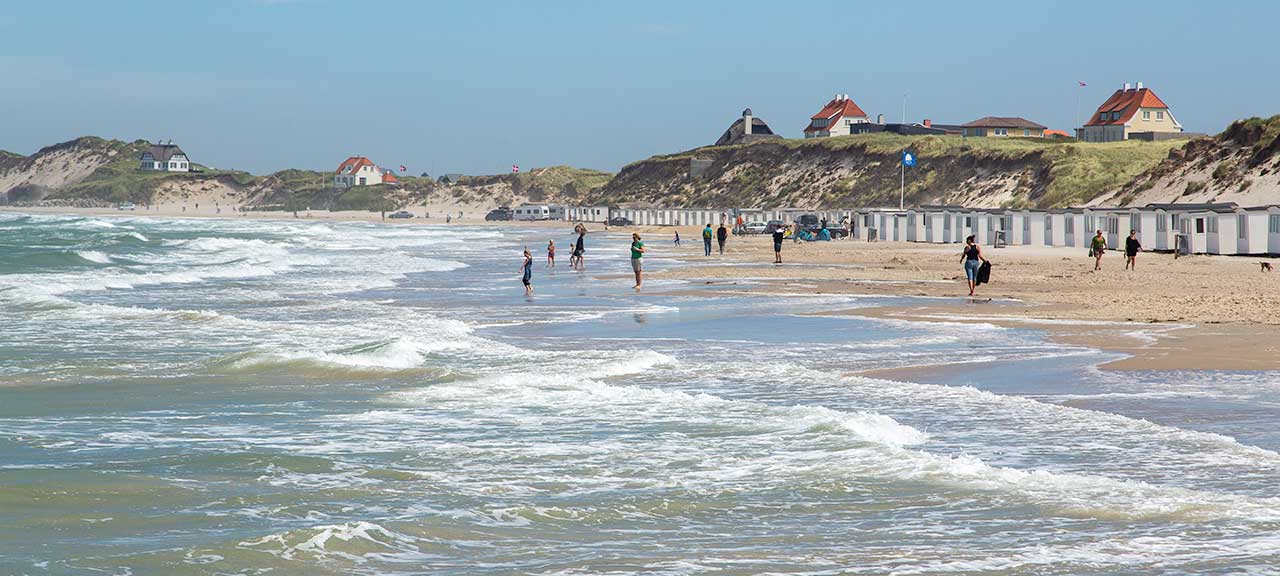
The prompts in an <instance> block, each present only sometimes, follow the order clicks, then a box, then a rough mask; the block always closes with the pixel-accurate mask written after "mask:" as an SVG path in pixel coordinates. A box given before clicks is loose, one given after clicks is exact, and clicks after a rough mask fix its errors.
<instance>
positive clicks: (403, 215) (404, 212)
mask: <svg viewBox="0 0 1280 576" xmlns="http://www.w3.org/2000/svg"><path fill="white" fill-rule="evenodd" d="M388 218H413V214H411V213H409V211H408V210H401V211H399V212H396V213H395V214H392V215H390V216H388Z"/></svg>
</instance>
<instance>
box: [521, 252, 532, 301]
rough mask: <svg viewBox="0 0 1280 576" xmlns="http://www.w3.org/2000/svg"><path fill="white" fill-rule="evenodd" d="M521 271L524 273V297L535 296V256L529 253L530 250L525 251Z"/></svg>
mask: <svg viewBox="0 0 1280 576" xmlns="http://www.w3.org/2000/svg"><path fill="white" fill-rule="evenodd" d="M520 270H521V271H523V272H524V276H522V277H521V278H520V281H521V282H524V295H525V296H532V295H533V282H532V281H533V254H530V253H529V249H528V248H525V249H524V264H521V265H520Z"/></svg>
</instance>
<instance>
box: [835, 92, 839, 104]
mask: <svg viewBox="0 0 1280 576" xmlns="http://www.w3.org/2000/svg"><path fill="white" fill-rule="evenodd" d="M834 100H835V101H836V102H839V101H840V94H839V93H836V97H835V98H834Z"/></svg>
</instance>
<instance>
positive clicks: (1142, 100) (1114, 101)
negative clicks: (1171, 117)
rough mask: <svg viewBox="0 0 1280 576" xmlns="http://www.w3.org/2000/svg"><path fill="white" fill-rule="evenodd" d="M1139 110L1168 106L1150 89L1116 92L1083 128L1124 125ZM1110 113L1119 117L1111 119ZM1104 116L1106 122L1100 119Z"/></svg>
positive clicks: (1165, 107)
mask: <svg viewBox="0 0 1280 576" xmlns="http://www.w3.org/2000/svg"><path fill="white" fill-rule="evenodd" d="M1139 108H1164V109H1166V110H1167V109H1168V108H1169V105H1168V104H1165V103H1164V100H1161V99H1160V97H1159V96H1156V93H1155V92H1152V91H1151V89H1150V88H1136V89H1135V88H1130V89H1128V90H1125V89H1120V90H1116V92H1115V94H1112V95H1111V97H1110V98H1107V101H1106V102H1103V103H1102V105H1101V106H1099V107H1098V109H1097V110H1095V111H1094V112H1093V116H1090V117H1089V121H1088V122H1085V124H1084V125H1085V126H1108V125H1118V124H1124V123H1126V122H1128V121H1129V120H1131V119H1132V118H1133V115H1134V114H1137V113H1138V109H1139ZM1112 112H1119V113H1120V117H1119V118H1116V119H1114V120H1113V119H1112V118H1111V116H1112V114H1111V113H1112ZM1103 113H1105V114H1106V120H1103V119H1102V116H1101V115H1102V114H1103Z"/></svg>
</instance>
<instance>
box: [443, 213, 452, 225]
mask: <svg viewBox="0 0 1280 576" xmlns="http://www.w3.org/2000/svg"><path fill="white" fill-rule="evenodd" d="M450 222H453V216H450V215H448V214H445V215H444V223H445V224H448V223H450Z"/></svg>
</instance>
